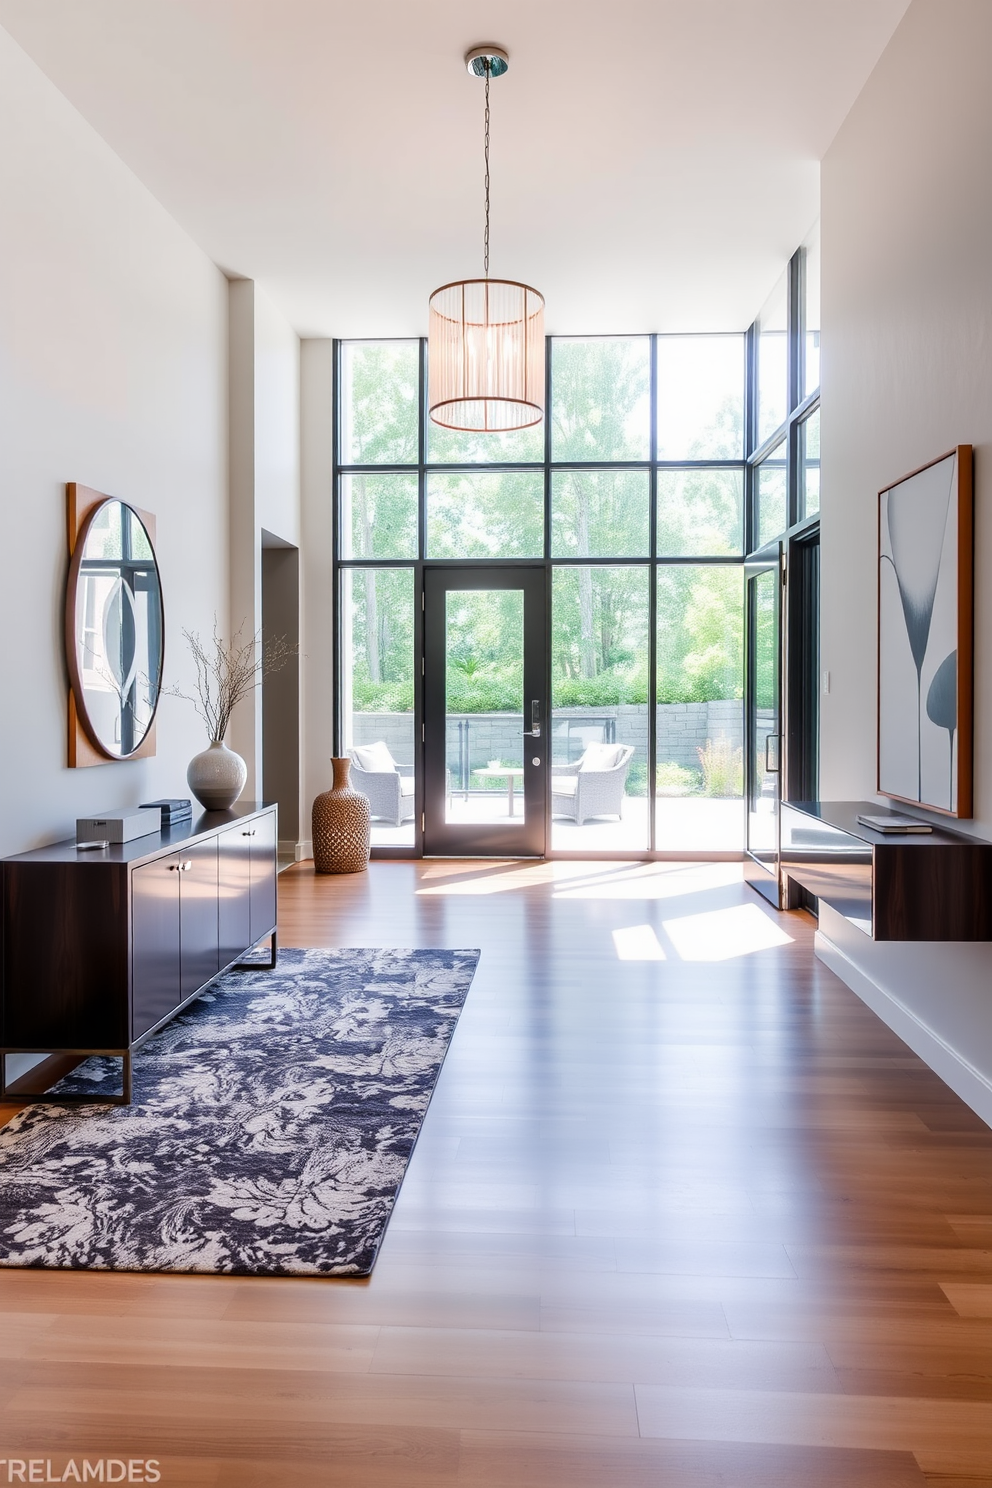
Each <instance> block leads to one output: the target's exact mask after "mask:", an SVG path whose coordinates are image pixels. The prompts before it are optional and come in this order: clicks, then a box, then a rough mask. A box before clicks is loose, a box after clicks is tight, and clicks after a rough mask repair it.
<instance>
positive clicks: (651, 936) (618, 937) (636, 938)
mask: <svg viewBox="0 0 992 1488" xmlns="http://www.w3.org/2000/svg"><path fill="white" fill-rule="evenodd" d="M613 944H614V945H615V946H616V951H617V960H618V961H664V960H666V959H667V958H666V956H665V952H664V949H663V948H662V944H661V941H660V940H659V939H658V936H657V934H656V933H655V929H654V926H653V925H627V926H626V927H625V928H624V929H622V930H614V932H613Z"/></svg>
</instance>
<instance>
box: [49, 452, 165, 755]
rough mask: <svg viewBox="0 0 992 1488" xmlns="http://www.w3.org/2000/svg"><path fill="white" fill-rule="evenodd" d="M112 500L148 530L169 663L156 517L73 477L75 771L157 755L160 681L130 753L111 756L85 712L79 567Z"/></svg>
mask: <svg viewBox="0 0 992 1488" xmlns="http://www.w3.org/2000/svg"><path fill="white" fill-rule="evenodd" d="M109 501H114V502H117V503H118V504H119V505H120V506H126V507H128V508H129V510H130V511H132V512H133V513H134V515H135V516H136V517H137V518H138V520H139V522H140V523H141V525H142V526H143V527H144V529H145V531H146V533H147V534H148V540H149V542H150V543H151V548H152V554H153V556H154V559H155V568H156V570H157V571H158V574H159V608H160V611H161V619H162V662H163V667H164V663H165V604H164V601H163V599H162V583H161V569H160V568H159V563H158V554H157V553H156V552H155V538H156V522H155V518H154V516H153V515H152V513H151V512H147V511H142V509H141V508H140V507H137V506H132V505H131V503H130V502H129V501H122V500H121V498H120V497H119V496H108V495H106V494H105V493H104V492H102V491H95V490H93V489H92V487H90V486H82V485H78V484H77V483H76V482H75V481H70V482H69V483H68V485H67V486H66V535H67V538H68V545H69V573H68V577H67V580H66V594H65V659H66V667H67V669H68V672H69V698H68V764H69V768H70V769H71V770H78V769H85V768H86V767H88V766H91V765H108V764H118V765H122V764H127V762H128V761H129V760H134V759H147V758H150V757H151V756H152V755H154V754H155V749H156V723H157V716H158V705H159V700H160V698H161V695H162V693H161V680H160V685H159V692H158V696H157V697H156V699H155V706H154V708H153V710H152V716H151V720H150V722H149V724H148V728H147V729H146V730H145V734H144V737H143V738H142V740H141V743H140V744H139V745H138V747H137V749H133V750H132V751H131V752H130V754H111V753H110V752H109V751H108V750H107V749H105V748H104V746H103V745H102V744H101V743H100V741H99V739H98V738H97V736H96V731H95V729H94V728H93V727H92V725H91V724H90V721H89V717H88V715H87V712H86V702H85V698H84V694H83V688H82V682H81V679H80V676H79V663H78V657H77V653H76V588H77V585H78V582H79V570H80V567H81V565H82V556H83V548H84V545H85V542H86V537H87V534H88V532H89V529H90V527H91V525H92V523H93V520H94V518H95V516H96V514H97V512H98V511H99V510H100V508H101V507H103V506H104V505H106V503H107V502H109Z"/></svg>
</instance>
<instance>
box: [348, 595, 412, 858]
mask: <svg viewBox="0 0 992 1488" xmlns="http://www.w3.org/2000/svg"><path fill="white" fill-rule="evenodd" d="M341 581H342V603H341V632H342V634H341V689H342V710H341V711H342V722H343V734H344V737H343V741H342V742H343V745H344V749H345V752H346V753H348V754H350V755H351V757H352V776H351V779H352V785H353V786H354V787H355V789H356V790H360V791H362V792H363V794H365V795H366V796H368V798H369V801H370V803H371V806H372V843H373V845H374V846H378V847H383V846H386V847H397V846H399V847H412V846H413V844H414V832H413V819H414V777H415V771H416V759H417V754H416V748H415V740H414V725H413V666H414V662H413V615H414V610H413V570H412V569H410V568H386V569H352V568H345V569H342V570H341ZM355 751H371V752H366V753H364V754H363V753H356V752H355Z"/></svg>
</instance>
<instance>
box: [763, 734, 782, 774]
mask: <svg viewBox="0 0 992 1488" xmlns="http://www.w3.org/2000/svg"><path fill="white" fill-rule="evenodd" d="M781 742H782V736H781V734H766V735H765V774H766V775H777V774H778V772H779V770H780V768H781V764H780V760H779V746H780V745H781Z"/></svg>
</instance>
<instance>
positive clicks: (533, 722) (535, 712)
mask: <svg viewBox="0 0 992 1488" xmlns="http://www.w3.org/2000/svg"><path fill="white" fill-rule="evenodd" d="M524 736H525V738H528V739H539V738H540V737H541V703H540V700H539V699H538V698H533V699H532V700H531V705H530V728H529V729H524Z"/></svg>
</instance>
